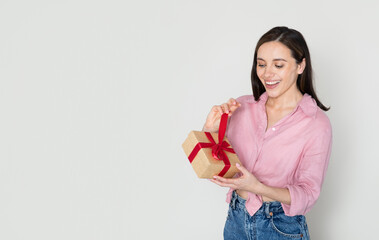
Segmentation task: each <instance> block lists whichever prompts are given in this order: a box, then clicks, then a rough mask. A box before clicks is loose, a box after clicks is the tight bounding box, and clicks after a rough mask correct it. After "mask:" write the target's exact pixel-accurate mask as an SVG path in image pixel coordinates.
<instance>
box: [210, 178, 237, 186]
mask: <svg viewBox="0 0 379 240" xmlns="http://www.w3.org/2000/svg"><path fill="white" fill-rule="evenodd" d="M213 179H215V180H217V181H219V182H221V183H224V184H232V185H236V180H237V179H236V178H224V177H220V176H213Z"/></svg>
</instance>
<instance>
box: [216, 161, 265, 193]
mask: <svg viewBox="0 0 379 240" xmlns="http://www.w3.org/2000/svg"><path fill="white" fill-rule="evenodd" d="M236 166H237V168H238V169H239V170H240V171H241V173H242V176H240V177H239V178H223V177H220V176H214V177H213V178H214V179H211V181H212V182H214V183H216V184H217V185H219V186H221V187H230V188H233V189H236V190H244V191H249V192H252V193H255V194H258V195H260V194H261V191H262V188H263V184H262V183H261V182H259V180H258V179H257V178H256V177H255V176H254V175H253V174H252V173H250V172H249V171H248V170H247V169H246V168H244V167H243V166H240V165H239V164H238V163H237V164H236Z"/></svg>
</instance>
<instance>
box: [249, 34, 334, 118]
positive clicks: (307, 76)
mask: <svg viewBox="0 0 379 240" xmlns="http://www.w3.org/2000/svg"><path fill="white" fill-rule="evenodd" d="M272 41H278V42H281V43H282V44H284V45H285V46H287V47H288V48H289V49H290V50H291V55H292V57H293V58H294V59H295V60H296V63H297V64H300V63H301V61H302V60H303V59H304V58H305V69H304V71H303V73H302V74H299V75H298V77H297V80H296V86H297V88H298V89H299V90H300V92H301V93H302V94H304V93H307V94H309V95H310V96H312V98H313V99H314V100H315V101H316V103H317V106H319V107H320V108H321V109H322V110H324V111H328V110H329V109H330V108H328V107H325V106H324V105H323V104H322V103H321V102H320V101H319V100H318V98H317V95H316V92H315V91H314V89H313V76H312V75H313V72H312V64H311V55H310V53H309V50H308V46H307V43H306V42H305V39H304V37H303V35H302V34H301V33H300V32H298V31H296V30H294V29H290V28H288V27H274V28H273V29H271V30H270V31H268V32H267V33H265V34H264V35H263V36H262V37H261V38H260V39H259V41H258V43H257V46H256V47H255V52H254V61H253V67H252V70H251V86H252V88H253V95H254V99H255V100H256V101H258V99H259V97H260V96H261V95H262V93H264V92H265V91H266V89H265V88H264V86H263V84H262V83H261V81H260V80H259V78H258V75H257V52H258V49H259V47H260V46H262V44H264V43H266V42H272Z"/></svg>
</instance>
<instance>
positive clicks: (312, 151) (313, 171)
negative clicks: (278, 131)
mask: <svg viewBox="0 0 379 240" xmlns="http://www.w3.org/2000/svg"><path fill="white" fill-rule="evenodd" d="M331 146H332V130H331V127H330V125H329V126H328V127H327V128H326V129H322V130H321V132H319V133H318V134H317V136H315V137H313V138H312V139H310V140H309V141H308V143H307V144H306V146H305V148H304V152H303V157H302V159H301V160H300V163H299V166H298V169H297V170H296V172H295V176H294V181H293V184H289V185H287V186H286V187H287V188H288V190H289V192H290V196H291V204H290V205H287V204H284V203H282V207H283V210H284V212H285V214H286V215H288V216H295V215H305V214H306V213H307V212H308V211H309V210H310V209H311V208H312V207H313V205H314V204H315V203H316V201H317V199H318V197H319V195H320V192H321V186H322V183H323V181H324V176H325V173H326V169H327V167H328V163H329V158H330V153H331Z"/></svg>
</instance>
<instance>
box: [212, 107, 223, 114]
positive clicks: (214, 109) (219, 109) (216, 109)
mask: <svg viewBox="0 0 379 240" xmlns="http://www.w3.org/2000/svg"><path fill="white" fill-rule="evenodd" d="M213 111H214V112H216V113H220V114H223V110H222V108H221V106H220V105H214V106H213Z"/></svg>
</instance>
